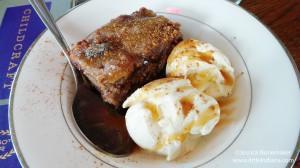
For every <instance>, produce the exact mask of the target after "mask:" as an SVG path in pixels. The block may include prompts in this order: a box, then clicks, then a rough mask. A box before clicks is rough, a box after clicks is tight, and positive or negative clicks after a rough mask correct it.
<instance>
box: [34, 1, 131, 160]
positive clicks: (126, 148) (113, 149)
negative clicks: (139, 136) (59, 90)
mask: <svg viewBox="0 0 300 168" xmlns="http://www.w3.org/2000/svg"><path fill="white" fill-rule="evenodd" d="M29 2H30V3H31V5H32V6H33V8H34V9H35V11H36V12H37V14H38V15H39V17H40V18H41V20H42V21H43V22H44V24H45V25H46V27H47V28H48V29H49V30H50V32H51V33H52V34H53V36H54V37H55V39H56V41H57V43H58V45H59V46H60V47H61V49H62V50H63V53H64V55H65V57H66V59H67V60H68V63H69V66H70V67H71V70H72V73H73V76H74V79H75V84H76V95H75V98H74V100H73V105H72V110H73V114H74V118H75V120H76V122H77V124H78V126H79V128H80V129H79V130H81V131H80V132H81V133H82V134H83V137H84V138H85V139H86V140H87V141H88V142H89V143H90V144H91V145H92V146H94V147H95V148H96V149H98V150H99V151H101V152H104V153H106V154H109V155H112V156H116V157H120V156H126V155H128V154H130V153H131V152H132V150H133V148H134V146H135V145H134V142H133V141H132V139H131V138H130V136H129V134H128V132H127V129H126V126H125V118H124V116H122V115H120V114H119V113H118V111H117V110H116V109H115V108H113V107H112V106H110V105H109V104H107V103H105V102H103V100H102V98H101V96H100V95H99V93H97V92H96V91H95V90H94V89H93V87H91V85H90V84H89V83H88V82H87V80H86V79H85V77H84V76H83V75H82V74H81V72H80V71H78V70H77V69H76V68H74V66H73V65H72V63H71V60H70V58H69V51H70V48H69V46H68V45H67V43H66V41H65V39H64V37H63V36H62V34H61V32H60V30H59V29H58V27H57V26H56V24H55V22H54V20H53V17H52V15H51V14H50V12H49V11H48V9H47V7H46V5H45V3H44V2H43V0H29Z"/></svg>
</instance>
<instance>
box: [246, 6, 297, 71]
mask: <svg viewBox="0 0 300 168" xmlns="http://www.w3.org/2000/svg"><path fill="white" fill-rule="evenodd" d="M240 5H241V6H242V7H243V8H245V9H246V10H248V11H250V12H252V13H253V14H254V15H256V16H257V17H258V18H259V19H260V20H261V21H262V22H263V23H264V24H266V25H267V26H268V27H269V28H271V30H272V31H273V32H274V33H275V34H276V35H277V36H278V37H279V39H280V40H282V42H283V43H284V44H285V46H286V47H287V48H288V50H289V51H290V53H291V55H292V56H293V58H294V60H295V62H296V64H297V67H298V69H300V0H243V1H242V3H241V4H240Z"/></svg>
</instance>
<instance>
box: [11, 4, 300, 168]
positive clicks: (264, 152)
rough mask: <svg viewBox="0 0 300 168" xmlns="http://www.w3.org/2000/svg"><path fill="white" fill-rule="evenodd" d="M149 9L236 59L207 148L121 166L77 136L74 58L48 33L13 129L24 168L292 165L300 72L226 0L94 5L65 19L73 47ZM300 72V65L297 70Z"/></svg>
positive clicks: (16, 98)
mask: <svg viewBox="0 0 300 168" xmlns="http://www.w3.org/2000/svg"><path fill="white" fill-rule="evenodd" d="M140 7H147V8H149V9H152V10H154V11H155V12H158V14H160V15H164V16H166V17H168V18H169V19H171V20H173V21H176V22H179V23H180V24H181V29H182V32H183V34H184V38H189V37H192V38H196V39H201V40H204V41H208V42H210V43H212V44H213V45H215V46H216V47H218V48H219V49H221V50H222V51H223V52H224V53H225V54H226V55H227V56H228V57H229V59H230V60H231V62H232V64H233V66H234V68H235V70H236V76H238V77H237V84H236V88H235V91H234V95H233V96H232V97H231V98H229V99H228V101H227V102H225V103H224V106H223V107H222V117H221V118H222V119H221V122H220V124H219V125H218V126H217V127H216V129H215V130H214V131H213V133H212V134H210V135H208V136H205V137H203V138H202V139H201V141H200V142H199V145H198V147H197V148H196V149H195V150H194V151H193V152H191V153H189V154H187V155H186V156H184V157H182V158H180V159H178V160H176V161H172V162H167V161H165V160H164V158H162V157H160V156H156V155H154V154H151V153H147V152H144V151H142V150H138V151H135V152H134V153H133V154H132V155H130V156H128V157H124V158H112V157H109V156H106V155H104V154H102V153H100V152H98V151H97V150H95V149H94V148H93V147H92V146H91V145H90V144H89V143H88V142H86V141H85V140H84V138H83V137H82V136H81V135H80V134H79V133H78V132H77V130H76V127H75V125H74V119H73V117H72V113H71V108H70V107H71V103H72V96H73V95H74V84H73V79H72V75H71V72H70V69H69V67H68V66H67V64H66V60H65V58H64V57H63V56H61V54H60V49H59V47H58V46H57V45H56V43H55V40H54V38H53V37H52V36H51V34H50V33H49V32H48V31H46V32H45V33H44V34H43V35H42V36H41V37H40V38H39V40H38V41H37V42H36V43H35V45H34V46H33V47H32V48H31V50H30V51H28V53H27V55H26V57H25V58H24V59H23V62H22V64H21V65H20V68H19V71H18V73H17V75H16V78H15V82H14V85H13V89H12V96H11V99H10V129H11V133H12V139H13V143H14V146H15V149H16V151H17V155H18V157H19V159H20V161H21V163H22V165H23V166H24V167H27V166H30V167H49V168H52V167H63V168H66V167H72V168H75V167H85V168H86V167H92V168H93V167H102V166H103V167H122V168H123V167H137V168H140V167H149V168H150V167H164V168H166V167H172V168H174V167H253V166H259V167H286V166H290V165H292V162H288V161H289V159H290V158H294V157H295V155H296V145H297V140H298V136H299V128H300V122H299V119H300V113H299V110H300V104H299V100H300V94H299V83H298V81H297V74H298V72H297V69H296V68H295V66H294V64H293V62H292V60H291V57H290V56H289V55H288V53H287V51H286V50H285V48H284V47H283V46H282V45H281V44H280V42H279V41H278V40H277V39H276V38H275V37H274V35H272V33H270V31H269V30H268V29H267V28H266V27H264V26H263V25H262V24H261V23H260V22H259V21H258V20H257V19H255V18H254V17H253V16H251V15H250V14H249V13H247V12H246V11H245V10H243V9H242V8H240V7H238V6H235V5H234V4H233V3H230V2H227V1H223V0H201V1H196V0H185V1H182V0H164V1H134V0H127V1H122V0H110V1H104V0H98V1H96V0H94V1H89V2H87V3H85V4H83V5H81V6H80V7H77V8H76V9H74V10H72V11H70V12H68V14H66V15H65V16H63V17H62V18H61V19H59V20H58V25H59V27H60V28H61V29H62V32H63V34H64V35H65V37H66V39H67V41H68V42H69V43H70V44H72V43H75V42H77V41H79V40H80V39H83V38H85V37H86V36H87V35H88V34H89V33H91V32H92V31H94V30H95V29H96V28H99V27H100V26H102V25H103V24H105V23H107V22H109V20H110V19H112V18H115V17H117V16H118V15H120V14H130V13H131V12H133V11H135V10H138V9H139V8H140ZM293 66H294V67H293Z"/></svg>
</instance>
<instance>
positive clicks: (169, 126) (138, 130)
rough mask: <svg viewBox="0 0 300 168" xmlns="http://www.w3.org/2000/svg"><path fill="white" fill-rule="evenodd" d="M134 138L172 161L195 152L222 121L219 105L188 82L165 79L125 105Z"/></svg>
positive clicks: (129, 128)
mask: <svg viewBox="0 0 300 168" xmlns="http://www.w3.org/2000/svg"><path fill="white" fill-rule="evenodd" d="M127 107H129V109H128V111H127V113H126V116H125V119H126V127H127V130H128V132H129V135H130V136H131V138H132V139H133V140H134V141H135V143H136V144H138V145H139V146H140V147H142V148H144V149H146V150H149V151H152V152H155V153H158V154H161V155H165V156H166V158H167V160H173V159H175V158H177V157H179V156H181V155H184V154H185V153H187V152H189V151H191V150H192V149H193V148H195V145H196V144H197V142H198V141H199V136H203V135H207V134H209V133H210V132H211V131H212V130H213V128H214V127H215V125H216V124H217V123H218V121H219V119H220V107H219V105H218V102H217V101H216V100H215V99H214V98H213V97H210V96H208V95H206V94H204V93H201V92H200V91H199V90H198V89H196V88H194V87H193V86H192V85H191V82H190V81H189V80H187V79H180V78H163V79H159V80H155V81H153V82H150V83H148V84H146V85H145V86H143V87H142V88H140V89H138V90H136V91H135V92H134V93H133V94H132V95H131V96H130V97H128V98H127V100H126V101H125V102H124V103H123V108H127Z"/></svg>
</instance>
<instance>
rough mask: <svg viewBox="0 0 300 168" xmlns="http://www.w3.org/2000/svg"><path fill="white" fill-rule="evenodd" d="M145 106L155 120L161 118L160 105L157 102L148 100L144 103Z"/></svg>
mask: <svg viewBox="0 0 300 168" xmlns="http://www.w3.org/2000/svg"><path fill="white" fill-rule="evenodd" d="M144 107H145V108H146V109H148V110H149V111H150V112H151V117H152V120H153V121H158V120H159V118H160V112H159V109H158V107H157V106H156V105H155V104H152V103H149V102H146V103H145V104H144Z"/></svg>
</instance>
